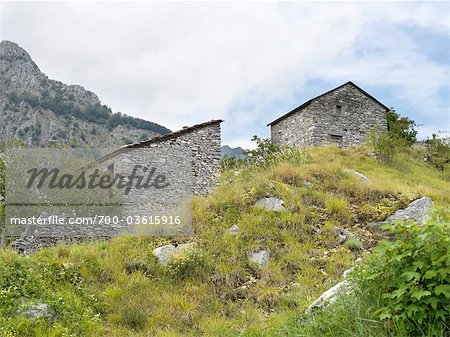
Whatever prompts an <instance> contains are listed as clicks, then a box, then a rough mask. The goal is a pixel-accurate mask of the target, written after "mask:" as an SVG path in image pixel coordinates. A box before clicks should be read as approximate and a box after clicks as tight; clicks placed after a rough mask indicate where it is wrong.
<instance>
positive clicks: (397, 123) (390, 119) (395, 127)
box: [386, 108, 417, 146]
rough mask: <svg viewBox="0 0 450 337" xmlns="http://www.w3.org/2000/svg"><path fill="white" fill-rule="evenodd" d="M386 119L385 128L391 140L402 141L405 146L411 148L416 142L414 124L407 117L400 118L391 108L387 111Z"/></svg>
mask: <svg viewBox="0 0 450 337" xmlns="http://www.w3.org/2000/svg"><path fill="white" fill-rule="evenodd" d="M386 117H387V128H388V132H389V136H390V137H391V138H394V139H395V140H399V141H402V142H404V144H405V145H407V146H411V145H413V144H414V143H415V142H416V140H417V139H416V136H417V131H416V130H415V129H414V126H416V122H414V121H413V120H412V119H409V118H408V117H401V116H400V114H398V113H397V112H395V109H393V108H391V110H389V111H388V113H387V116H386Z"/></svg>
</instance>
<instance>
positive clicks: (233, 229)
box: [228, 225, 239, 235]
mask: <svg viewBox="0 0 450 337" xmlns="http://www.w3.org/2000/svg"><path fill="white" fill-rule="evenodd" d="M228 233H229V234H231V235H237V234H238V233H239V227H238V226H237V225H233V226H231V227H230V228H228Z"/></svg>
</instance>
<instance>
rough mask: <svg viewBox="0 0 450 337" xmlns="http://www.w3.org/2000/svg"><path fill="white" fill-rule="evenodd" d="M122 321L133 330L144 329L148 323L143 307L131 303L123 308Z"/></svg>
mask: <svg viewBox="0 0 450 337" xmlns="http://www.w3.org/2000/svg"><path fill="white" fill-rule="evenodd" d="M120 321H121V323H122V324H123V325H125V326H128V327H130V328H131V329H133V330H136V331H138V330H143V329H144V328H145V327H146V325H147V314H146V313H145V311H143V310H142V308H140V307H137V306H135V305H130V306H127V307H125V308H123V309H122V312H121V315H120Z"/></svg>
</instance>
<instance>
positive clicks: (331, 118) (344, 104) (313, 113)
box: [267, 82, 389, 147]
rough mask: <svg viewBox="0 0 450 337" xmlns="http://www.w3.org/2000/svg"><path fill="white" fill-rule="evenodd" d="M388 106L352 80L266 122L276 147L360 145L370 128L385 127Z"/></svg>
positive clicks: (381, 128) (365, 139) (378, 128)
mask: <svg viewBox="0 0 450 337" xmlns="http://www.w3.org/2000/svg"><path fill="white" fill-rule="evenodd" d="M388 110H389V108H388V107H387V106H385V105H384V104H383V103H381V102H380V101H378V100H377V99H376V98H374V97H373V96H371V95H370V94H368V93H367V92H365V91H364V90H363V89H361V88H360V87H358V86H357V85H356V84H354V83H353V82H347V83H345V84H343V85H341V86H339V87H337V88H334V89H332V90H330V91H327V92H326V93H324V94H321V95H319V96H317V97H315V98H312V99H310V100H308V101H307V102H305V103H303V104H302V105H300V106H299V107H297V108H295V109H294V110H292V111H290V112H288V113H287V114H285V115H283V116H281V117H279V118H277V119H276V120H274V121H273V122H271V123H269V124H268V125H267V126H270V129H271V139H272V143H273V144H275V145H279V146H321V145H326V144H336V145H338V146H340V147H347V146H353V145H361V144H364V143H365V142H366V141H367V137H368V134H369V132H370V130H372V129H377V130H386V129H387V120H386V112H387V111H388Z"/></svg>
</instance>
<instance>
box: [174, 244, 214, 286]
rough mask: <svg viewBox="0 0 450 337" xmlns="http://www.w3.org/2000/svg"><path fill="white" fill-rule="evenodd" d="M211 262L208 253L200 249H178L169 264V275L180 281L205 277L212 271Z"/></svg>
mask: <svg viewBox="0 0 450 337" xmlns="http://www.w3.org/2000/svg"><path fill="white" fill-rule="evenodd" d="M210 266H211V264H210V261H209V258H208V255H207V253H206V252H205V251H204V250H203V249H200V248H196V247H185V248H183V249H178V251H177V252H176V253H175V254H173V255H172V256H171V257H170V259H169V261H168V263H167V272H168V273H169V275H172V276H175V277H176V278H178V279H189V278H193V277H202V276H205V275H206V274H207V273H208V272H209V270H210Z"/></svg>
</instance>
